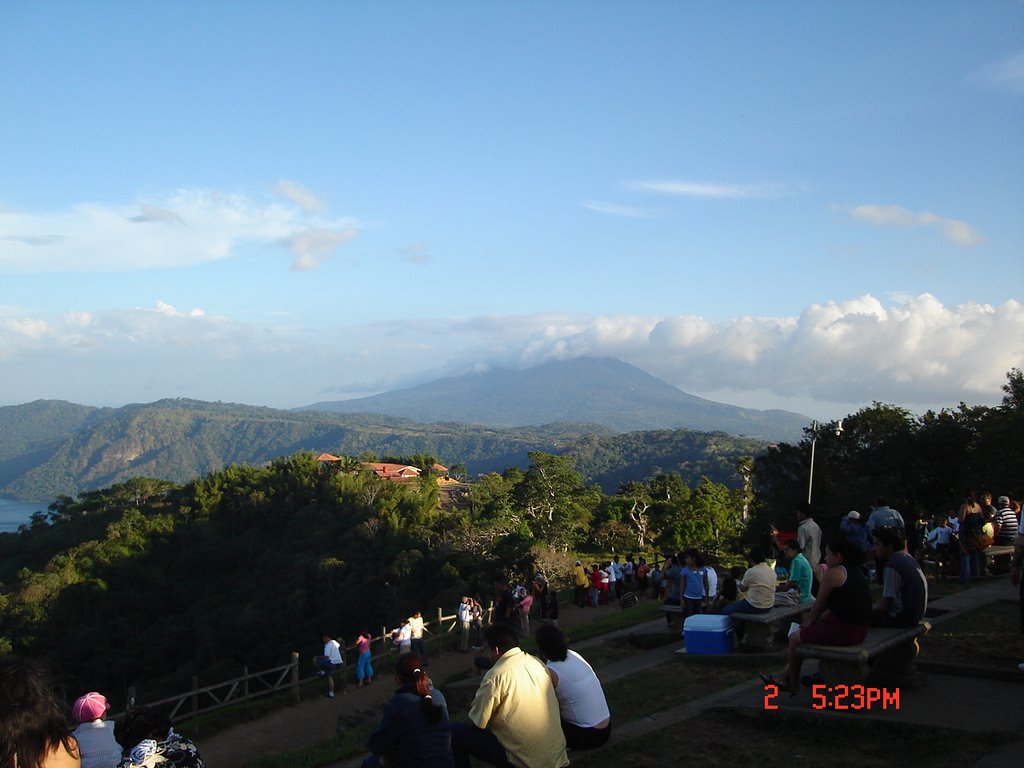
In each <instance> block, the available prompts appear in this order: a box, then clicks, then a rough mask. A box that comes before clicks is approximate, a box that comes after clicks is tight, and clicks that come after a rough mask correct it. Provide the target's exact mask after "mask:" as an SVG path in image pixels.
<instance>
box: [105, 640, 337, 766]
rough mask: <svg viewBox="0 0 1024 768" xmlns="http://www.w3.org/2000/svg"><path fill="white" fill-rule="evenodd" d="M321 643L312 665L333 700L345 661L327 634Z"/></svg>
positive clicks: (328, 695) (326, 694)
mask: <svg viewBox="0 0 1024 768" xmlns="http://www.w3.org/2000/svg"><path fill="white" fill-rule="evenodd" d="M323 641H324V652H323V653H322V654H320V655H319V656H314V657H313V664H314V665H315V666H316V668H317V669H318V670H319V671H318V672H317V673H316V674H317V676H318V677H326V678H327V693H325V694H324V696H326V697H327V698H328V699H333V698H334V673H335V672H336V671H337V670H339V669H341V668H342V667H343V666H344V665H345V660H344V659H343V658H342V657H341V643H339V642H338V641H337V640H335V639H334V638H333V637H331V636H330V635H328V634H325V635H324V636H323ZM123 746H126V747H127V746H128V745H127V744H125V745H123Z"/></svg>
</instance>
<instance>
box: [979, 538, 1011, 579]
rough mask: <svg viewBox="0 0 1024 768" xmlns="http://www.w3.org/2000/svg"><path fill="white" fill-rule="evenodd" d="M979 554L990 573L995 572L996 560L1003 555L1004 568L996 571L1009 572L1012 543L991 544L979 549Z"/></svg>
mask: <svg viewBox="0 0 1024 768" xmlns="http://www.w3.org/2000/svg"><path fill="white" fill-rule="evenodd" d="M981 556H982V557H983V558H984V559H985V564H986V565H987V566H988V569H989V571H990V572H992V573H997V571H996V560H997V559H998V558H1004V557H1005V558H1006V563H1005V565H1006V568H1005V570H1000V571H998V573H1009V572H1010V561H1011V560H1012V559H1013V544H993V545H992V546H991V547H986V548H985V549H983V550H981Z"/></svg>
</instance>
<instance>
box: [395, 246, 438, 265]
mask: <svg viewBox="0 0 1024 768" xmlns="http://www.w3.org/2000/svg"><path fill="white" fill-rule="evenodd" d="M402 255H403V256H404V257H405V260H406V261H408V262H409V263H410V264H429V263H430V262H431V261H432V260H433V258H434V257H433V256H432V255H431V254H430V252H429V251H428V250H427V244H426V243H419V242H416V243H410V244H409V245H407V246H406V247H405V248H403V249H402Z"/></svg>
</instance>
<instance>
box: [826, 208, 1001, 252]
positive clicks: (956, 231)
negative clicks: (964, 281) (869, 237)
mask: <svg viewBox="0 0 1024 768" xmlns="http://www.w3.org/2000/svg"><path fill="white" fill-rule="evenodd" d="M846 210H847V211H848V212H849V214H850V216H851V217H853V218H855V219H859V220H861V221H867V222H869V223H871V224H875V225H877V226H880V227H890V226H891V227H904V228H910V227H937V228H938V229H939V230H940V231H941V232H942V236H943V237H945V238H946V239H947V240H949V241H950V242H952V243H956V244H957V245H978V244H979V243H983V242H984V241H985V238H983V237H982V236H981V234H980V233H979V232H978V231H977V230H976V229H975V228H974V227H972V226H971V225H970V224H968V223H967V222H966V221H959V220H958V219H948V218H945V217H942V216H937V215H935V214H934V213H930V212H928V211H924V212H921V213H918V212H917V211H911V210H908V209H907V208H903V207H901V206H898V205H856V206H852V207H850V208H847V209H846Z"/></svg>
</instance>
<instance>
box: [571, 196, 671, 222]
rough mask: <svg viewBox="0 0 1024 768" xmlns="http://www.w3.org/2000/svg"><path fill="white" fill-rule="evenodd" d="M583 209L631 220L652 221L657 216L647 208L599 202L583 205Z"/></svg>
mask: <svg viewBox="0 0 1024 768" xmlns="http://www.w3.org/2000/svg"><path fill="white" fill-rule="evenodd" d="M583 207H584V208H587V209H588V210H591V211H595V212H597V213H604V214H607V215H609V216H624V217H626V218H631V219H650V218H653V217H654V216H655V215H656V214H655V213H654V212H653V211H649V210H647V209H646V208H634V207H631V206H628V205H615V204H614V203H602V202H599V201H597V200H590V201H587V202H585V203H583Z"/></svg>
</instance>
